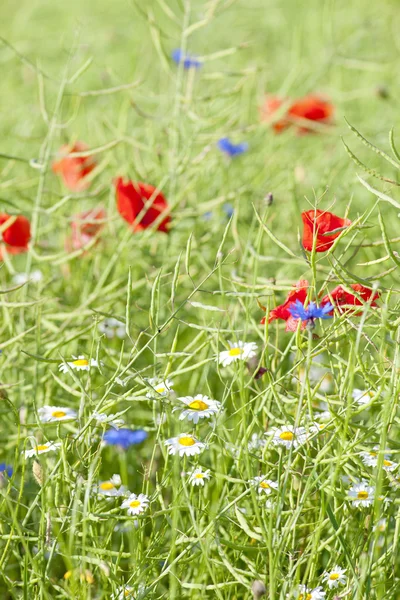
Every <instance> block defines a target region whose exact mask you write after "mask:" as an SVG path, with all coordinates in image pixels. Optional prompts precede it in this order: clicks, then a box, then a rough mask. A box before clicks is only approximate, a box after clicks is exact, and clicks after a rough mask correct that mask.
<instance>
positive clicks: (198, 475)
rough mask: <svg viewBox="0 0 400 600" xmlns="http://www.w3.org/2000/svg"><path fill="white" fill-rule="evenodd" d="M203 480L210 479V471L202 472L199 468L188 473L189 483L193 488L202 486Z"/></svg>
mask: <svg viewBox="0 0 400 600" xmlns="http://www.w3.org/2000/svg"><path fill="white" fill-rule="evenodd" d="M205 479H210V469H207V470H206V471H203V469H202V468H201V467H198V468H197V469H193V471H192V472H191V473H189V483H191V484H192V485H193V486H195V485H202V486H204V481H205Z"/></svg>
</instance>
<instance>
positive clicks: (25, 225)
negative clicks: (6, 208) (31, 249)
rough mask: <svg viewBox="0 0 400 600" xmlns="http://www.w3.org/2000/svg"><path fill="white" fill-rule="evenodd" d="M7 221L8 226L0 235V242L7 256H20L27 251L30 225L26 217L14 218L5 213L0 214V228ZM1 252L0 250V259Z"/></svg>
mask: <svg viewBox="0 0 400 600" xmlns="http://www.w3.org/2000/svg"><path fill="white" fill-rule="evenodd" d="M7 221H9V225H7V226H6V228H5V229H4V230H3V231H2V233H1V240H2V241H3V242H4V248H5V250H6V251H7V253H8V254H20V253H21V252H26V251H27V250H28V242H29V240H30V239H31V225H30V223H29V221H28V219H27V218H26V217H23V216H22V215H19V216H18V217H14V216H12V215H7V214H6V213H0V227H3V225H5V223H6V222H7ZM1 256H2V252H1V249H0V258H1Z"/></svg>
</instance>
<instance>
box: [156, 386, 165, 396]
mask: <svg viewBox="0 0 400 600" xmlns="http://www.w3.org/2000/svg"><path fill="white" fill-rule="evenodd" d="M156 392H157V393H158V394H163V393H164V392H165V387H164V386H162V385H161V386H159V387H156Z"/></svg>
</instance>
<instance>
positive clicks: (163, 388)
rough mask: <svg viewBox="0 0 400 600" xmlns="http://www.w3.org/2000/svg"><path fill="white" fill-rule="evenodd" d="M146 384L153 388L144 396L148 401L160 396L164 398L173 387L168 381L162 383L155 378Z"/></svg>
mask: <svg viewBox="0 0 400 600" xmlns="http://www.w3.org/2000/svg"><path fill="white" fill-rule="evenodd" d="M148 384H149V385H150V386H151V387H152V388H153V389H151V390H150V391H149V392H147V394H146V398H150V399H151V398H159V397H160V396H163V397H164V398H165V397H166V396H168V395H169V394H170V393H171V392H172V388H173V386H174V384H173V382H172V381H171V380H170V379H166V380H165V381H163V380H161V379H157V378H156V377H153V378H152V379H148Z"/></svg>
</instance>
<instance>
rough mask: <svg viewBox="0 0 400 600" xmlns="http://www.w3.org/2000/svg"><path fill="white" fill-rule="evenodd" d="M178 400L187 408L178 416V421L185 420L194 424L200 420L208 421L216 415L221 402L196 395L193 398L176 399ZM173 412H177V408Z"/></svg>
mask: <svg viewBox="0 0 400 600" xmlns="http://www.w3.org/2000/svg"><path fill="white" fill-rule="evenodd" d="M178 400H180V401H181V402H183V404H185V405H186V406H187V408H186V409H185V410H183V411H182V412H181V414H180V415H179V420H180V421H182V420H183V419H185V418H186V419H187V420H188V421H193V423H195V424H197V423H198V422H199V420H200V419H208V418H209V417H212V416H213V415H215V414H217V413H218V411H219V410H220V408H221V402H218V401H217V400H211V398H209V397H208V396H202V394H197V396H195V397H194V398H193V397H192V396H185V397H183V398H178ZM175 410H179V408H178V407H176V408H174V411H175Z"/></svg>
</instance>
